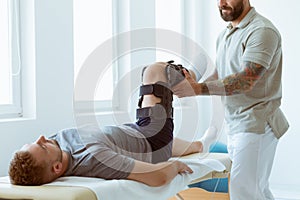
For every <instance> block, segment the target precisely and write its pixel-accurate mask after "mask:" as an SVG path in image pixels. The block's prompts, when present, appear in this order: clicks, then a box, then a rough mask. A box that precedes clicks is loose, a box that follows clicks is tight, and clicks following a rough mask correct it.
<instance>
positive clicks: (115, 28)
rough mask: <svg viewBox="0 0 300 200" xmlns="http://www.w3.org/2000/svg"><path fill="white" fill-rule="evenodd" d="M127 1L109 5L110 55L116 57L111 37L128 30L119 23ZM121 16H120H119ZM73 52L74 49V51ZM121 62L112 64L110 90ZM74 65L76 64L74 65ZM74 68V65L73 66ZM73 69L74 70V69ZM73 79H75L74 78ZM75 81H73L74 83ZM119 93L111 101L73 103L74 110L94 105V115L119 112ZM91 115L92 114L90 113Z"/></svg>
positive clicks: (114, 44)
mask: <svg viewBox="0 0 300 200" xmlns="http://www.w3.org/2000/svg"><path fill="white" fill-rule="evenodd" d="M128 3H129V1H124V2H120V1H118V0H112V1H111V5H112V7H111V8H112V12H111V14H112V21H111V23H112V34H111V38H110V39H112V42H113V44H112V45H113V48H112V49H113V52H112V55H117V52H116V51H117V49H118V44H117V41H115V40H114V39H113V36H115V35H117V34H118V33H120V32H121V31H122V29H124V27H125V28H126V29H128V28H129V24H127V23H125V26H124V24H122V23H120V20H124V18H123V17H122V16H123V15H126V12H124V7H122V6H123V5H126V6H125V9H126V8H128V5H127V4H128ZM121 15H122V16H121ZM125 20H129V19H125ZM74 50H75V49H74ZM121 62H122V61H118V60H117V61H115V62H113V63H112V66H111V67H112V79H113V80H112V84H113V85H112V88H113V89H115V88H116V86H117V83H118V79H119V77H120V76H119V75H120V73H122V69H120V68H119V67H118V65H119V64H120V63H121ZM75 64H76V63H75ZM74 67H75V65H74ZM74 69H75V68H74ZM74 78H75V77H74ZM75 81H76V80H74V83H75ZM119 96H120V95H119V92H116V93H115V94H113V97H112V99H109V100H94V101H88V100H77V101H74V103H75V105H76V106H75V107H76V110H79V111H83V112H84V111H86V110H90V109H89V107H90V106H91V105H94V112H95V113H99V112H108V111H114V110H121V108H120V101H119V99H120V98H119ZM90 114H92V113H90Z"/></svg>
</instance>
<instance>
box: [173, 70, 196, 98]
mask: <svg viewBox="0 0 300 200" xmlns="http://www.w3.org/2000/svg"><path fill="white" fill-rule="evenodd" d="M183 73H184V75H185V79H184V80H182V81H181V82H180V83H178V84H177V85H175V86H173V87H172V91H173V94H174V95H176V96H178V97H179V98H181V97H189V96H196V95H198V94H199V83H198V82H196V81H195V79H194V78H193V77H192V76H191V75H190V74H189V73H188V72H187V71H186V70H183Z"/></svg>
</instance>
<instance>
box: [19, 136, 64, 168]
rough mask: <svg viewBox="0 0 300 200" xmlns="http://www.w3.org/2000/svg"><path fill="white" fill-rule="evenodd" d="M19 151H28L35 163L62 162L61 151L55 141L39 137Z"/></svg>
mask: <svg viewBox="0 0 300 200" xmlns="http://www.w3.org/2000/svg"><path fill="white" fill-rule="evenodd" d="M21 151H29V152H30V153H31V154H32V155H33V157H34V158H35V159H36V160H37V162H39V163H40V162H43V161H45V162H47V163H49V164H51V163H52V162H55V161H59V162H62V150H61V149H60V147H59V145H58V143H57V142H56V141H55V140H49V139H46V138H45V137H44V136H40V137H39V138H38V139H37V140H36V141H35V142H34V143H31V144H25V145H24V146H23V147H22V148H21Z"/></svg>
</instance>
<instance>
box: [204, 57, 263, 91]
mask: <svg viewBox="0 0 300 200" xmlns="http://www.w3.org/2000/svg"><path fill="white" fill-rule="evenodd" d="M243 68H244V70H243V71H241V72H239V73H236V74H232V75H229V76H227V77H225V78H224V79H223V80H216V81H207V82H204V83H201V84H200V85H201V94H202V95H226V96H229V95H234V94H242V93H245V92H247V91H250V90H252V88H253V87H254V86H255V84H256V83H257V81H258V80H259V79H260V78H261V77H262V76H263V75H264V73H265V71H266V68H264V67H263V66H261V65H259V64H256V63H253V62H245V63H244V67H243Z"/></svg>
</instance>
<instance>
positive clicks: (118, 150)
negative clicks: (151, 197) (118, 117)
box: [49, 125, 152, 179]
mask: <svg viewBox="0 0 300 200" xmlns="http://www.w3.org/2000/svg"><path fill="white" fill-rule="evenodd" d="M112 133H113V134H112ZM49 138H50V139H55V140H56V141H57V142H58V144H59V145H60V147H61V149H62V150H63V151H65V152H67V153H68V155H69V166H68V169H67V171H66V173H65V174H64V175H65V176H71V175H72V176H86V177H98V178H104V179H124V178H127V177H128V175H129V174H130V172H131V171H132V169H133V167H134V159H136V160H140V161H144V162H151V159H152V154H151V147H150V145H149V143H148V141H147V140H146V139H145V137H144V136H143V135H142V134H141V133H139V132H138V131H136V130H135V129H132V128H130V127H128V126H123V125H121V126H106V127H104V128H101V129H100V128H99V127H96V126H85V127H81V128H70V129H65V130H62V131H59V132H58V133H56V134H55V135H53V136H51V137H49Z"/></svg>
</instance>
